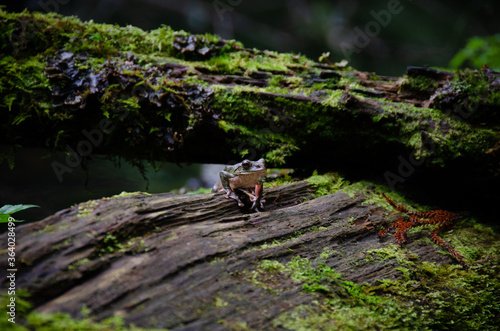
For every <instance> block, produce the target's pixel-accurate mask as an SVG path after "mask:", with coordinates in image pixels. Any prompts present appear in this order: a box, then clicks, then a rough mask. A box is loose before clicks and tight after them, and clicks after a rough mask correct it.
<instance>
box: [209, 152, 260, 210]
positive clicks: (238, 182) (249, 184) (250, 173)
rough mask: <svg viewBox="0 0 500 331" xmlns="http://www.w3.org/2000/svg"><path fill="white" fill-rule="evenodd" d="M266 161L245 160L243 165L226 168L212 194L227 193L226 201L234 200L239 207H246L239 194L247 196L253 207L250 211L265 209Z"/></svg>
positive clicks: (220, 174)
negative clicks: (264, 183)
mask: <svg viewBox="0 0 500 331" xmlns="http://www.w3.org/2000/svg"><path fill="white" fill-rule="evenodd" d="M266 173H267V169H266V161H265V160H264V159H259V160H257V161H250V160H243V161H242V162H241V163H237V164H234V165H230V166H226V167H224V169H223V170H222V171H221V172H220V173H219V177H220V182H218V183H217V184H215V185H214V187H213V188H212V192H221V193H225V194H224V196H225V197H226V199H229V198H231V199H234V200H236V201H237V202H238V206H240V207H244V206H245V204H244V203H243V201H241V199H240V196H239V194H240V193H243V194H246V195H247V196H248V197H249V199H250V201H251V202H252V206H251V207H250V210H253V211H256V212H259V211H261V210H263V209H264V203H265V200H264V199H263V195H264V191H263V182H264V178H265V177H266Z"/></svg>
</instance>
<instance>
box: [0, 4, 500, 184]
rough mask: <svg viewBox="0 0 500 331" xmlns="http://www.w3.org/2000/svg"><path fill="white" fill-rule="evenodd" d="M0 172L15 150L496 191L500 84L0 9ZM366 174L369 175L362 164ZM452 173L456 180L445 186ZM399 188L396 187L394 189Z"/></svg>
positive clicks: (71, 163) (79, 159)
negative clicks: (482, 184)
mask: <svg viewBox="0 0 500 331" xmlns="http://www.w3.org/2000/svg"><path fill="white" fill-rule="evenodd" d="M0 19H1V20H2V24H1V26H0V40H1V43H2V53H1V54H0V56H1V57H0V74H1V78H0V89H1V91H2V96H3V97H2V100H1V104H0V123H1V130H0V132H1V133H0V139H1V141H2V145H4V147H7V149H5V150H3V151H2V155H1V156H2V160H3V161H6V160H7V161H9V162H11V164H12V163H13V156H12V155H13V154H12V151H13V150H14V148H17V147H20V146H21V147H44V148H48V149H50V150H53V151H54V150H59V151H64V152H66V153H67V155H68V157H67V158H66V160H61V162H59V163H57V162H56V163H55V164H53V167H54V170H55V172H56V174H58V175H59V176H62V175H63V174H64V173H65V172H67V171H70V169H71V168H73V167H75V166H78V165H80V164H84V163H85V161H86V160H87V159H88V158H91V157H92V156H93V155H96V154H104V155H109V156H110V157H111V156H120V157H122V158H125V159H126V160H130V161H132V162H134V163H136V164H137V163H140V162H139V160H149V161H152V162H154V161H170V162H184V161H185V162H208V163H226V164H227V163H229V162H230V161H231V160H241V158H242V157H246V158H250V159H255V158H259V157H265V159H266V161H267V162H268V164H269V165H270V166H282V167H283V166H286V167H289V168H296V167H309V168H311V169H315V168H316V169H320V168H326V169H332V167H334V168H336V170H342V169H355V170H356V171H358V170H359V171H362V172H364V173H367V172H370V171H371V172H372V173H378V174H380V172H382V173H383V172H384V171H389V172H392V174H388V176H389V178H386V179H388V181H391V178H392V182H393V183H396V184H397V183H399V182H400V179H401V178H403V177H405V174H406V173H407V172H408V171H406V172H405V171H398V165H400V164H401V162H402V161H401V160H402V159H404V160H406V162H410V166H411V167H413V166H415V167H417V168H418V169H419V171H427V170H429V171H430V170H435V171H438V172H439V171H440V169H446V171H442V172H440V173H439V176H437V178H440V177H441V176H442V175H445V176H446V175H448V176H457V175H458V174H460V175H461V178H464V177H470V178H481V180H485V181H488V182H491V181H492V179H493V180H498V177H499V172H498V164H499V162H500V134H499V130H498V129H499V117H500V115H499V114H500V112H499V109H500V107H499V105H500V83H499V82H500V78H499V77H500V76H499V74H498V73H496V72H494V71H492V70H490V69H488V68H484V69H483V70H465V71H460V72H446V71H441V70H436V69H431V68H417V67H409V68H408V71H407V74H406V75H404V76H403V77H385V76H379V75H376V74H373V73H366V72H361V71H357V70H355V69H353V68H350V67H347V66H346V64H345V63H337V64H335V63H331V62H330V61H329V60H328V59H324V58H323V60H325V61H326V63H318V62H315V61H313V60H310V59H308V58H306V57H304V56H301V55H296V54H283V53H277V52H272V51H260V50H256V49H248V48H244V47H243V45H242V44H241V43H239V42H236V41H234V40H229V41H227V40H223V39H221V38H219V37H217V36H213V35H208V34H207V35H191V34H189V33H186V32H184V31H173V30H172V29H171V28H169V27H161V28H159V29H157V30H153V31H150V32H144V31H142V30H140V29H138V28H136V27H132V26H127V27H119V26H114V25H106V24H96V23H93V22H85V23H82V22H81V21H79V20H78V19H76V18H74V17H61V16H59V15H55V14H45V15H43V14H39V13H29V12H23V13H20V14H15V13H8V12H5V11H3V10H2V11H0ZM367 165H369V166H367ZM450 174H451V175H450ZM390 176H392V177H390Z"/></svg>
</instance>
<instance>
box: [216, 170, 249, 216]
mask: <svg viewBox="0 0 500 331" xmlns="http://www.w3.org/2000/svg"><path fill="white" fill-rule="evenodd" d="M219 177H220V182H221V184H222V187H223V189H224V192H225V193H226V199H229V198H231V199H234V200H236V201H237V202H238V206H240V207H243V206H244V204H243V202H241V200H240V198H239V197H238V195H237V194H236V193H234V191H233V190H232V189H231V185H229V180H230V179H231V178H234V177H236V176H235V175H234V174H232V173H230V172H227V171H225V170H222V171H221V172H220V174H219Z"/></svg>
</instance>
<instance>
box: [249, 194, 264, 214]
mask: <svg viewBox="0 0 500 331" xmlns="http://www.w3.org/2000/svg"><path fill="white" fill-rule="evenodd" d="M250 201H252V207H250V209H251V210H255V211H256V212H261V211H263V210H264V203H265V202H266V200H264V199H262V198H259V197H256V199H255V200H252V199H250Z"/></svg>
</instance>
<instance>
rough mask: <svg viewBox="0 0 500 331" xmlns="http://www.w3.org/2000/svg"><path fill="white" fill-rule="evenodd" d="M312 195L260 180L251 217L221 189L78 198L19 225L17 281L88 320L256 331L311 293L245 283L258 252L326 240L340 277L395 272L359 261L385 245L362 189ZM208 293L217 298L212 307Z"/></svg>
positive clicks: (320, 245) (286, 253) (379, 220)
mask: <svg viewBox="0 0 500 331" xmlns="http://www.w3.org/2000/svg"><path fill="white" fill-rule="evenodd" d="M311 192H312V189H311V186H310V184H308V183H306V182H298V183H295V184H291V185H287V186H283V187H280V188H273V189H269V190H267V191H266V196H265V198H266V200H267V209H266V211H264V212H261V213H252V214H245V213H244V212H242V210H241V209H240V208H239V207H238V206H237V204H236V203H235V201H233V200H231V199H225V198H224V197H223V196H222V195H220V194H196V195H184V196H177V195H173V194H154V195H146V194H136V195H131V196H116V197H113V198H104V199H101V200H95V201H89V202H87V203H82V204H79V205H76V206H74V207H72V208H69V209H65V210H62V211H60V212H58V213H57V214H55V215H53V216H51V217H48V218H46V219H44V220H41V221H39V222H35V223H31V224H27V225H21V226H19V227H18V229H17V230H16V241H17V243H18V245H17V248H16V251H17V256H18V259H19V261H22V266H20V267H19V273H18V275H19V276H18V279H17V286H18V287H19V288H23V289H25V290H27V291H28V292H29V293H30V294H31V296H30V300H31V301H32V302H33V303H34V305H35V307H36V308H37V310H38V311H40V312H44V313H52V312H68V313H70V314H71V315H72V316H75V317H79V316H80V311H81V309H82V307H83V306H84V305H85V306H86V307H88V308H89V309H90V311H91V313H92V316H93V317H94V318H96V319H101V318H105V317H109V316H112V315H113V314H119V315H122V316H123V317H124V319H125V321H126V322H128V323H134V324H135V325H136V326H141V327H155V328H169V329H171V328H176V327H179V326H182V327H183V328H188V329H189V328H193V329H199V328H202V327H203V328H207V329H218V328H221V324H220V323H219V322H220V320H221V319H223V320H225V321H226V322H228V323H231V322H235V323H236V322H246V323H247V325H248V327H251V328H255V329H262V328H266V327H270V326H271V325H270V323H271V320H272V319H273V317H276V316H278V315H280V314H282V313H284V312H286V311H290V310H292V309H293V308H294V307H296V306H297V305H299V304H301V303H311V302H312V301H313V300H317V297H315V296H314V295H311V294H308V293H305V292H303V291H302V285H300V284H297V283H294V282H293V281H292V280H291V279H288V280H286V281H284V282H282V283H276V284H275V286H274V287H273V288H272V289H271V290H265V289H263V288H261V287H259V286H258V285H256V284H255V283H252V282H251V281H250V280H249V278H248V275H247V273H246V272H248V270H250V268H251V267H252V266H255V265H256V264H257V263H258V262H259V261H261V260H264V259H270V260H276V261H280V262H282V263H286V262H288V261H290V258H291V257H292V256H297V255H300V256H302V257H306V258H311V259H314V258H316V257H317V256H318V254H319V253H320V252H322V251H323V250H324V249H332V250H334V251H335V253H334V254H333V255H332V256H330V257H329V258H328V259H327V260H326V261H325V263H326V264H327V265H328V266H330V267H332V268H334V269H335V270H336V271H337V272H339V273H340V274H341V275H342V277H343V278H344V279H346V280H351V281H353V282H356V283H360V284H361V283H364V282H367V283H374V282H375V280H376V279H382V278H391V277H392V278H394V277H395V276H396V274H397V273H398V272H397V271H396V270H395V269H394V265H393V263H394V261H392V262H390V261H386V262H368V261H367V260H365V258H366V254H365V253H363V252H364V251H366V250H368V249H373V248H381V247H383V246H382V245H383V244H382V243H380V241H379V239H378V238H377V233H376V232H377V231H376V230H377V229H378V228H380V226H381V225H387V224H389V223H390V222H391V221H393V220H394V215H393V214H389V213H387V212H385V211H384V210H382V209H380V207H376V206H373V205H365V204H363V203H362V202H363V201H364V198H363V196H362V195H361V194H358V195H355V196H354V197H349V196H348V195H346V194H344V193H341V192H338V193H335V194H331V195H327V196H324V197H321V198H317V199H314V198H312V196H311ZM0 238H1V239H2V240H3V239H5V235H3V236H1V237H0ZM276 241H280V244H279V245H268V246H267V247H265V246H262V245H263V244H272V243H273V242H274V243H275V242H276ZM407 247H408V248H409V249H410V250H411V251H412V252H413V253H417V254H418V255H419V256H420V259H421V260H423V261H438V262H439V263H444V262H446V263H453V261H452V260H451V259H450V258H449V257H447V256H443V255H441V254H438V253H437V251H438V250H439V249H436V248H435V247H433V246H432V245H430V244H429V245H424V246H422V245H420V246H419V245H416V244H415V245H413V244H409V245H408V246H407ZM2 263H3V261H2ZM1 267H2V268H3V267H4V266H3V265H2V266H1ZM245 275H247V276H245ZM2 283H3V280H2ZM273 290H275V291H274V292H273ZM276 291H279V295H276ZM339 291H340V289H339ZM218 298H221V299H223V300H224V302H227V305H224V306H223V307H216V305H215V302H216V300H218Z"/></svg>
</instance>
